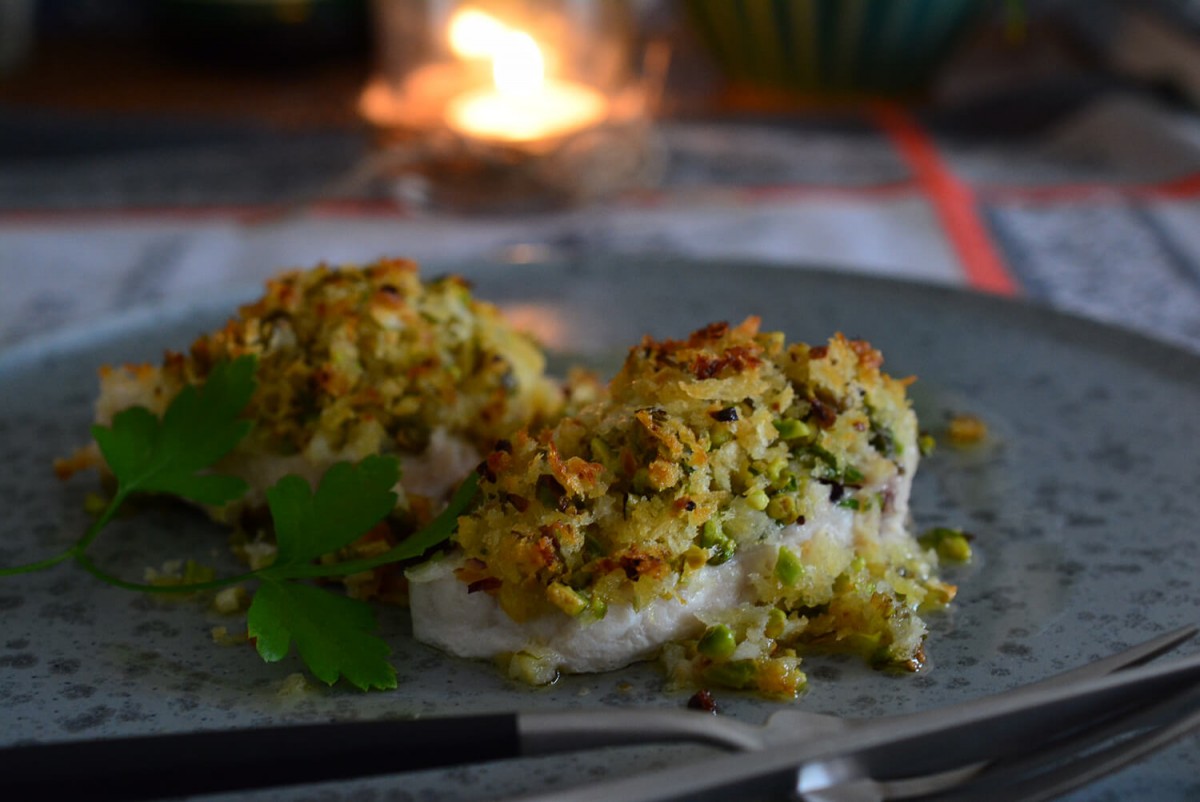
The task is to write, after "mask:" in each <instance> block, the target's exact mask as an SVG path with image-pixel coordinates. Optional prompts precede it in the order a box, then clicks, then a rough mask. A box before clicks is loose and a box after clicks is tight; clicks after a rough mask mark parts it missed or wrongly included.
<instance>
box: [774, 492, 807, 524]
mask: <svg viewBox="0 0 1200 802" xmlns="http://www.w3.org/2000/svg"><path fill="white" fill-rule="evenodd" d="M767 515H770V516H771V518H773V519H774V520H776V521H779V522H780V523H781V524H790V523H794V522H795V521H796V519H797V518H799V517H800V507H799V505H798V504H797V503H796V497H795V496H791V495H782V496H775V498H773V499H771V503H770V504H768V505H767Z"/></svg>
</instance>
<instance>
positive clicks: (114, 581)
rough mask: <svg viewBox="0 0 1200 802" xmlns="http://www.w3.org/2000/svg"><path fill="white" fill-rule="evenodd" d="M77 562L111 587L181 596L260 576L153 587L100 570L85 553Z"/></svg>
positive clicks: (241, 576)
mask: <svg viewBox="0 0 1200 802" xmlns="http://www.w3.org/2000/svg"><path fill="white" fill-rule="evenodd" d="M75 562H77V563H78V564H79V567H80V568H82V569H83V570H85V571H87V572H88V573H89V574H91V575H92V576H94V577H96V578H97V579H99V580H100V581H102V582H106V583H108V584H109V585H112V586H114V587H118V588H121V589H123V590H134V591H139V592H142V593H175V594H179V593H199V592H200V591H204V590H220V589H221V588H227V587H229V586H230V585H237V584H239V583H241V582H245V581H247V580H250V579H254V578H256V577H257V576H258V572H257V571H247V572H246V573H244V574H238V575H237V576H230V577H224V578H222V579H213V580H210V581H208V582H190V583H188V584H186V585H151V584H147V583H145V582H130V581H129V580H127V579H122V578H121V577H119V576H116V575H115V574H110V573H109V572H108V571H105V570H104V569H103V568H100V567H99V566H98V565H96V564H95V563H94V562H92V558H91V557H88V556H87V555H86V554H83V553H79V554H76V555H75Z"/></svg>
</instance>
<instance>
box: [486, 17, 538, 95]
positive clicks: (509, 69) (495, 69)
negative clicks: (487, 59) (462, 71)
mask: <svg viewBox="0 0 1200 802" xmlns="http://www.w3.org/2000/svg"><path fill="white" fill-rule="evenodd" d="M545 77H546V65H545V61H544V59H543V58H542V51H541V48H539V47H538V45H537V42H535V41H534V40H533V37H532V36H530V35H529V34H527V33H523V32H521V31H509V32H508V33H507V34H506V35H505V36H504V37H503V38H502V39H501V40H500V41H499V42H498V46H497V47H496V50H495V51H494V52H493V53H492V80H494V81H495V82H496V89H497V90H498V91H499V92H500V93H501V94H505V95H532V94H535V93H537V92H538V90H540V89H541V88H542V84H543V83H544V82H545Z"/></svg>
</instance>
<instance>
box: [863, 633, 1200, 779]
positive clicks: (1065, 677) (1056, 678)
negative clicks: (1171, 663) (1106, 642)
mask: <svg viewBox="0 0 1200 802" xmlns="http://www.w3.org/2000/svg"><path fill="white" fill-rule="evenodd" d="M1196 632H1197V628H1196V627H1195V626H1191V625H1188V626H1183V627H1179V628H1178V629H1174V630H1171V631H1170V632H1165V633H1163V634H1162V635H1159V636H1158V637H1155V638H1151V639H1150V640H1148V641H1143V642H1142V643H1138V644H1135V645H1134V646H1131V647H1130V648H1128V649H1126V650H1124V651H1122V652H1118V653H1117V654H1113V655H1109V656H1108V657H1104V658H1101V659H1099V660H1094V661H1092V662H1090V663H1085V664H1084V665H1082V666H1079V667H1078V668H1073V669H1070V670H1068V671H1064V672H1062V673H1060V674H1054V675H1052V676H1050V677H1047V678H1045V679H1043V680H1039V681H1037V682H1033V683H1030V684H1028V685H1022V686H1019V687H1017V688H1014V689H1012V690H1011V691H1008V693H1015V692H1017V691H1022V692H1025V691H1028V690H1029V689H1031V688H1041V689H1045V688H1058V687H1063V686H1068V685H1072V684H1074V683H1077V682H1081V681H1083V680H1087V679H1092V678H1095V677H1103V676H1107V675H1109V674H1112V673H1115V672H1117V671H1121V670H1124V669H1128V668H1134V667H1136V666H1140V665H1145V664H1146V663H1149V662H1150V661H1151V660H1154V659H1155V658H1157V657H1161V656H1162V655H1164V654H1166V653H1167V652H1169V651H1171V650H1172V649H1174V648H1175V647H1176V646H1178V645H1180V644H1181V643H1184V642H1185V641H1187V640H1190V639H1191V638H1193V637H1195V635H1196ZM988 766H989V763H987V762H982V763H976V764H974V765H970V766H962V767H960V768H955V769H952V770H950V771H947V772H939V773H937V774H929V775H924V776H921V777H913V778H909V779H903V780H892V781H890V782H884V783H876V784H875V790H876V791H877V792H879V793H880V794H881V796H882V798H884V799H910V798H913V797H918V796H919V797H927V796H929V795H932V794H935V793H938V792H940V791H942V790H943V789H947V788H952V787H955V786H958V785H960V784H963V783H966V782H968V781H973V778H974V777H976V776H978V775H979V774H980V773H982V772H984V770H985V769H987V768H988Z"/></svg>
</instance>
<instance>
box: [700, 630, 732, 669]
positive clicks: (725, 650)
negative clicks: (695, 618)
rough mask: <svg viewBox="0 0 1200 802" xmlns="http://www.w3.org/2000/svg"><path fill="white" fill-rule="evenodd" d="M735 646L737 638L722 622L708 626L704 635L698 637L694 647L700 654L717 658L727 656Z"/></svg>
mask: <svg viewBox="0 0 1200 802" xmlns="http://www.w3.org/2000/svg"><path fill="white" fill-rule="evenodd" d="M736 648H737V638H735V637H734V636H733V632H732V631H731V630H730V629H729V627H727V626H725V625H724V624H717V625H716V626H713V627H709V628H708V631H707V632H705V633H704V636H703V637H701V638H700V642H699V643H697V644H696V649H697V651H699V652H700V654H702V655H704V656H705V657H712V658H715V659H718V660H720V659H724V658H726V657H729V656H730V655H731V654H733V651H734V649H736Z"/></svg>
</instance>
